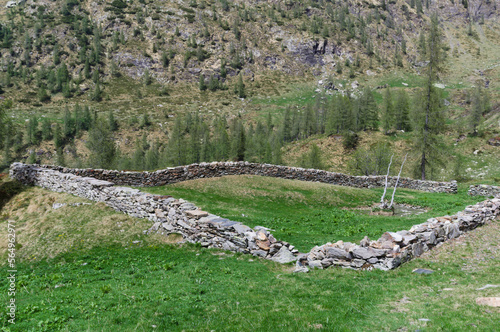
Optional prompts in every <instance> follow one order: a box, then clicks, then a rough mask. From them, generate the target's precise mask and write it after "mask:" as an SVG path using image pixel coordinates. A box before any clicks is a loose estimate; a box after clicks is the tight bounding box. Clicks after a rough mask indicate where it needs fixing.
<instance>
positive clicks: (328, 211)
mask: <svg viewBox="0 0 500 332" xmlns="http://www.w3.org/2000/svg"><path fill="white" fill-rule="evenodd" d="M460 189H461V190H460V193H459V194H457V195H448V194H430V193H423V192H418V191H415V190H398V191H396V199H395V202H399V203H408V204H412V205H419V206H426V207H429V208H431V209H432V210H431V211H430V212H427V213H425V214H422V215H418V216H408V217H394V216H383V215H369V212H370V211H366V210H365V211H363V210H356V209H351V210H346V209H345V208H354V207H360V206H372V205H373V204H374V203H377V202H379V201H380V197H381V196H382V192H383V189H382V188H377V189H370V190H364V189H356V188H348V187H340V186H332V185H328V184H321V183H314V182H304V181H292V180H285V179H274V178H264V177H259V176H227V177H223V178H211V179H200V180H193V181H187V182H182V183H178V184H174V185H168V186H163V187H156V188H143V189H142V190H144V191H148V192H151V193H155V194H168V195H172V196H174V197H182V198H184V199H187V200H189V201H192V202H193V203H195V204H197V205H198V206H199V207H201V208H202V209H205V210H207V211H209V212H211V213H214V214H218V215H220V216H222V217H225V218H230V219H232V220H237V221H241V222H243V223H245V224H247V225H249V226H252V227H253V226H257V225H260V226H266V227H270V228H272V229H273V230H275V231H273V234H274V236H275V237H276V238H278V239H280V240H284V241H288V242H290V243H292V244H293V245H295V246H297V248H298V249H299V250H301V251H309V250H310V249H311V248H312V247H313V246H315V245H321V244H324V243H326V242H335V241H337V240H346V241H359V240H361V239H362V238H363V237H364V236H365V235H368V236H369V237H370V238H372V239H377V238H378V237H380V235H382V234H383V233H384V232H386V231H398V230H401V229H409V228H410V227H411V225H414V224H418V223H421V222H424V221H425V220H427V218H429V217H432V216H440V215H446V214H452V213H455V212H457V211H459V210H462V209H463V208H464V207H465V206H466V205H469V204H472V203H475V202H476V201H477V198H471V197H468V196H467V194H466V188H465V187H461V188H460ZM391 195H392V190H388V194H387V196H386V198H388V199H390V196H391Z"/></svg>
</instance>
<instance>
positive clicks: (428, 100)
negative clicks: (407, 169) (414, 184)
mask: <svg viewBox="0 0 500 332" xmlns="http://www.w3.org/2000/svg"><path fill="white" fill-rule="evenodd" d="M442 40H443V36H442V32H441V30H440V29H439V22H438V17H437V14H433V15H432V16H431V26H430V30H429V33H428V37H427V38H426V49H427V52H426V57H427V61H429V63H428V64H427V73H426V82H425V87H424V89H423V91H421V93H420V94H419V96H417V100H418V103H416V107H415V109H414V112H415V113H414V119H415V133H416V135H415V138H416V140H415V146H414V150H415V151H416V152H417V153H418V154H419V164H418V170H419V171H418V173H419V175H420V176H421V178H422V180H425V179H426V176H427V172H428V168H429V167H430V168H431V169H432V168H434V166H435V165H436V164H440V163H441V162H440V160H441V158H440V157H441V156H442V152H443V151H442V149H440V145H441V144H440V141H439V137H438V135H439V133H440V132H441V131H442V130H443V128H444V105H443V100H442V99H443V98H442V96H441V91H440V90H439V89H437V88H436V87H435V83H436V82H437V80H438V75H439V73H440V72H441V70H442V68H441V66H442V63H443V60H444V53H443V48H442V46H443V45H442Z"/></svg>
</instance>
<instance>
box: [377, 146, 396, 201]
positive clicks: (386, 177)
mask: <svg viewBox="0 0 500 332" xmlns="http://www.w3.org/2000/svg"><path fill="white" fill-rule="evenodd" d="M392 157H394V154H393V155H392V156H391V161H390V162H389V166H388V167H387V175H386V176H385V187H384V193H383V194H382V198H380V208H382V209H385V208H386V206H387V204H385V202H384V198H385V194H386V193H387V180H388V178H389V171H390V170H391V164H392Z"/></svg>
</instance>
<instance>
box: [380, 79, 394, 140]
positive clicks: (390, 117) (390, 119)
mask: <svg viewBox="0 0 500 332" xmlns="http://www.w3.org/2000/svg"><path fill="white" fill-rule="evenodd" d="M395 115H396V114H395V109H394V103H393V100H392V93H391V89H390V88H387V89H386V90H385V95H384V108H383V114H382V125H383V127H384V132H385V133H386V134H387V133H388V132H389V131H390V130H391V129H392V128H393V127H394V123H395Z"/></svg>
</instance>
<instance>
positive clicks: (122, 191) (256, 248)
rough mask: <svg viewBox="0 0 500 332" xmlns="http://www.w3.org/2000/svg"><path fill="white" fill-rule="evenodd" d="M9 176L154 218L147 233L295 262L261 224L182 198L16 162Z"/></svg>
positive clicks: (286, 245) (291, 248)
mask: <svg viewBox="0 0 500 332" xmlns="http://www.w3.org/2000/svg"><path fill="white" fill-rule="evenodd" d="M10 177H11V178H14V179H17V180H19V181H20V182H22V183H24V184H28V185H36V186H40V187H42V188H45V189H48V190H52V191H56V192H65V193H69V194H73V195H77V196H80V197H84V198H87V199H90V200H92V201H96V202H104V203H105V204H106V205H108V206H110V207H112V208H113V209H115V210H117V211H121V212H124V213H127V214H129V215H131V216H134V217H138V218H148V219H149V220H151V221H153V222H154V224H153V226H152V227H151V228H150V229H149V230H148V232H160V233H162V234H165V235H168V234H172V233H176V234H181V235H182V237H183V238H184V240H185V241H188V242H192V243H201V245H202V246H203V247H211V248H220V249H224V250H231V251H236V252H241V253H246V254H253V255H255V256H259V257H263V258H267V259H272V260H275V261H277V262H280V263H288V262H292V261H295V260H296V255H297V254H298V250H296V249H295V248H294V246H292V245H291V244H289V243H287V242H284V241H278V240H276V239H275V238H274V237H273V235H272V234H271V233H270V232H269V230H268V229H266V228H265V227H258V226H257V227H255V228H254V229H252V228H250V227H248V226H246V225H243V224H241V223H240V222H236V221H231V220H229V219H225V218H221V217H219V216H216V215H213V214H209V213H207V212H205V211H201V210H200V209H198V208H197V207H196V206H195V205H194V204H192V203H190V202H187V201H185V200H183V199H175V198H173V197H171V196H162V195H153V194H148V193H143V192H141V191H139V190H137V189H132V188H128V187H119V186H114V183H112V182H109V181H104V180H98V179H95V178H92V177H82V176H78V175H74V174H70V173H61V172H59V171H56V170H52V169H47V168H42V167H38V166H36V165H25V164H21V163H14V164H12V165H11V167H10Z"/></svg>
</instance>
